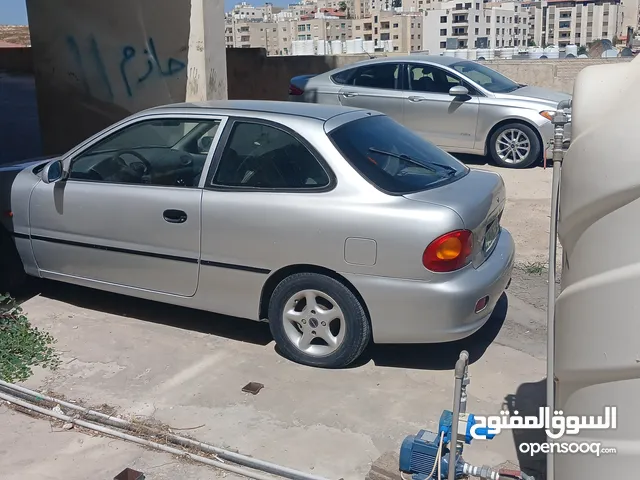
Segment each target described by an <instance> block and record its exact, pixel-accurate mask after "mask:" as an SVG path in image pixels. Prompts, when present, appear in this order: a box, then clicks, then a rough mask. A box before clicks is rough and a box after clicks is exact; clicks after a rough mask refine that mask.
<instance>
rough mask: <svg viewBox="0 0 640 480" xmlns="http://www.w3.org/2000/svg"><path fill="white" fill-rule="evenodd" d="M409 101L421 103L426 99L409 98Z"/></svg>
mask: <svg viewBox="0 0 640 480" xmlns="http://www.w3.org/2000/svg"><path fill="white" fill-rule="evenodd" d="M409 100H410V101H411V102H423V101H424V100H426V98H424V97H409Z"/></svg>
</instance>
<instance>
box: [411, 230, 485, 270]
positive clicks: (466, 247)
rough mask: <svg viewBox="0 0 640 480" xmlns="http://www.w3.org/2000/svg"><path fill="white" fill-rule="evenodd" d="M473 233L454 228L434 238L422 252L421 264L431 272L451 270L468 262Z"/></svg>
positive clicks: (471, 248)
mask: <svg viewBox="0 0 640 480" xmlns="http://www.w3.org/2000/svg"><path fill="white" fill-rule="evenodd" d="M472 252H473V233H471V231H469V230H455V231H453V232H449V233H445V234H444V235H442V236H440V237H438V238H436V239H435V240H434V241H433V242H431V243H430V244H429V246H428V247H427V248H426V249H425V251H424V253H423V254H422V264H423V265H424V268H426V269H427V270H431V271H432V272H453V271H454V270H458V269H460V268H462V267H464V266H465V265H466V264H467V263H469V260H470V257H471V253H472Z"/></svg>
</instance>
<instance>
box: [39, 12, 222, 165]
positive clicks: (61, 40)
mask: <svg viewBox="0 0 640 480" xmlns="http://www.w3.org/2000/svg"><path fill="white" fill-rule="evenodd" d="M222 5H223V2H222V0H193V8H194V10H198V11H199V12H200V15H199V16H198V17H197V19H196V26H195V28H191V20H192V0H109V1H103V0H56V1H51V0H27V10H28V15H29V26H30V30H31V44H32V51H33V64H34V73H35V78H36V86H37V92H38V93H37V95H38V109H39V113H40V124H41V129H42V134H43V144H44V150H45V152H47V153H49V152H63V151H65V150H66V149H68V148H69V147H70V146H72V145H74V144H75V143H77V142H79V141H81V140H83V139H85V138H87V137H88V136H90V135H92V134H94V133H95V132H97V131H99V130H100V129H102V128H104V127H106V126H108V125H109V124H111V123H113V122H115V121H117V120H119V119H121V118H123V117H125V116H127V115H129V114H130V113H133V112H136V111H139V110H143V109H145V108H149V107H152V106H155V105H159V104H164V103H173V102H181V101H184V100H185V98H186V91H187V80H188V78H189V76H191V77H194V76H195V77H197V78H198V80H197V81H195V82H192V83H193V84H194V86H193V87H192V89H191V91H192V92H195V93H194V94H193V95H191V98H194V97H196V98H197V97H198V95H200V96H202V95H205V96H206V95H207V93H208V91H207V87H208V86H211V87H212V89H213V90H215V89H216V88H217V89H219V90H224V92H223V96H226V70H225V69H224V67H225V61H224V33H223V31H224V29H223V28H222V26H223V19H222V15H214V14H215V13H216V10H218V9H219V10H220V12H222V8H223V7H222ZM204 10H206V11H207V12H208V14H209V17H207V18H213V19H214V20H213V21H214V22H219V23H220V27H221V28H219V29H216V28H214V27H215V25H213V24H211V25H208V27H209V28H210V30H211V31H212V32H214V34H212V35H210V36H209V37H210V38H205V35H204V32H205V24H204V20H203V18H204V17H203V15H202V12H203V11H204ZM215 32H219V37H220V38H219V39H218V38H217V36H218V35H217V34H215ZM211 43H213V44H214V45H215V44H217V49H209V51H208V52H207V55H208V56H205V54H204V53H203V54H201V55H190V53H189V47H190V45H193V46H194V49H195V48H200V49H201V50H202V51H203V52H204V50H205V47H206V46H208V45H207V44H211ZM212 50H217V51H218V53H217V57H218V58H221V60H220V61H218V64H217V66H218V68H220V64H222V69H223V71H222V72H220V73H221V74H222V75H221V76H222V77H223V79H224V81H223V82H222V83H221V82H220V81H217V79H215V78H214V79H213V80H214V81H213V82H210V79H211V77H212V75H211V72H207V70H206V69H207V68H208V67H209V66H211V65H212V64H213V63H212V62H211V58H210V57H212V56H214V57H215V54H216V52H213V51H212ZM190 61H192V64H190V63H189V62H190ZM214 73H215V72H214ZM213 76H214V77H215V75H213ZM200 79H204V81H200ZM210 90H211V89H210Z"/></svg>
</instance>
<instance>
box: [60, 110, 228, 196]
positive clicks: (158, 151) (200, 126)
mask: <svg viewBox="0 0 640 480" xmlns="http://www.w3.org/2000/svg"><path fill="white" fill-rule="evenodd" d="M220 122H221V121H220V120H219V119H215V120H214V119H211V120H192V119H157V120H146V121H142V122H139V123H136V124H134V125H129V126H127V127H124V128H123V129H122V130H119V131H118V132H116V133H114V134H112V135H110V136H108V137H107V138H106V139H104V140H102V141H100V142H98V143H97V144H95V145H93V146H92V147H90V148H89V149H87V150H85V151H84V152H82V153H81V154H80V155H78V156H77V157H75V158H74V159H73V160H72V161H71V169H70V172H69V178H70V179H72V180H84V181H94V182H107V183H125V184H140V185H156V186H165V187H169V186H170V187H197V186H198V183H199V181H200V176H201V175H202V170H203V169H204V164H205V161H206V158H207V154H208V153H209V149H210V148H211V145H212V143H213V139H214V137H215V134H216V131H217V129H218V127H219V126H220Z"/></svg>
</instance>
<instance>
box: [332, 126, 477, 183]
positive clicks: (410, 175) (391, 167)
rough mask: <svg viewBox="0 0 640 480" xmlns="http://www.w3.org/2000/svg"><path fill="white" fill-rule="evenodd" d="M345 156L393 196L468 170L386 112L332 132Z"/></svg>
mask: <svg viewBox="0 0 640 480" xmlns="http://www.w3.org/2000/svg"><path fill="white" fill-rule="evenodd" d="M329 137H330V138H331V140H332V141H333V143H334V145H335V146H336V147H337V148H338V150H339V151H340V153H342V155H343V156H344V158H345V159H346V160H347V161H348V162H349V163H350V164H351V165H352V166H353V167H354V168H355V169H356V170H357V171H358V172H359V173H360V175H362V176H363V177H364V178H365V179H367V180H368V181H369V182H370V183H372V184H373V185H375V186H376V187H377V188H379V189H380V190H382V191H384V192H386V193H390V194H393V195H406V194H409V193H414V192H419V191H422V190H427V189H429V188H434V187H437V186H440V185H443V184H446V183H449V182H452V181H455V180H456V179H458V178H460V177H461V176H464V175H466V174H467V172H468V171H469V169H468V168H467V167H466V166H465V165H464V164H462V163H461V162H460V161H458V160H457V159H455V158H454V157H453V156H451V155H449V154H448V153H446V152H445V151H443V150H441V149H440V148H438V147H436V146H435V145H433V144H432V143H430V142H428V141H426V140H424V139H423V138H422V137H420V136H418V135H416V134H415V133H413V132H412V131H411V130H409V129H407V128H405V127H403V126H402V125H400V124H399V123H398V122H396V121H395V120H393V119H391V118H390V117H388V116H386V115H375V116H371V117H365V118H361V119H358V120H354V121H352V122H348V123H345V124H344V125H341V126H339V127H338V128H336V129H335V130H332V131H331V132H329Z"/></svg>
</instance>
